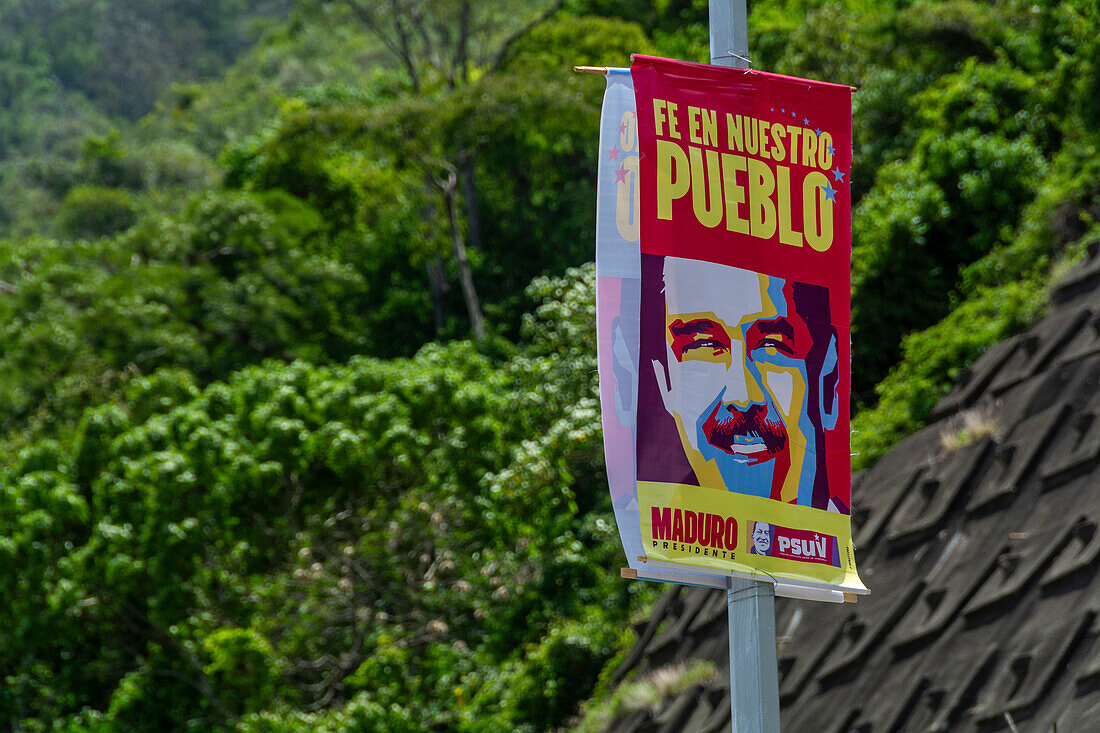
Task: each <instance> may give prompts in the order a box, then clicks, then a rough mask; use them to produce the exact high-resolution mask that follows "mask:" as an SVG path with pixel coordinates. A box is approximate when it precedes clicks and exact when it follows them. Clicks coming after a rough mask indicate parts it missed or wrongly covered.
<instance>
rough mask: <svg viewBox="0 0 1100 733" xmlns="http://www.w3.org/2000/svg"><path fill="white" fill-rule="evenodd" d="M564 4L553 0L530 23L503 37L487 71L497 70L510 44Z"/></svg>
mask: <svg viewBox="0 0 1100 733" xmlns="http://www.w3.org/2000/svg"><path fill="white" fill-rule="evenodd" d="M564 4H565V0H554V2H553V3H552V4H551V5H550V7H548V8H547V9H546V10H544V11H543V12H542V13H541V14H539V16H538V17H537V18H535V19H534V20H532V21H531V22H530V23H528V24H527V25H525V26H523V27H522V28H520V29H519V30H517V31H516V32H515V33H513V34H512V35H510V36H508V38H506V39H504V43H502V44H501V45H500V49H499V50H498V51H497V52H496V54H495V55H494V57H493V60H492V61H491V62H490V63H489V69H488V72H489V73H492V72H494V71H496V70H498V69H499V68H500V66H501V64H503V63H504V59H505V58H506V57H507V56H508V52H509V51H510V50H512V45H513V44H514V43H515V42H516V41H518V40H519V39H521V38H523V37H524V36H526V35H527V34H528V33H530V32H531V31H532V30H533V29H534V28H535V26H537V25H539V24H540V23H543V22H545V21H546V20H548V19H549V18H550V16H552V15H553V14H554V13H556V12H558V11H559V10H561V6H562V5H564Z"/></svg>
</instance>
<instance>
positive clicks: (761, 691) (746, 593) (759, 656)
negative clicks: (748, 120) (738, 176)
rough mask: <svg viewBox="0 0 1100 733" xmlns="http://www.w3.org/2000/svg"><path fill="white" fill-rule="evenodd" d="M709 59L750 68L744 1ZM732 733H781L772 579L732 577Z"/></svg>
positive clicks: (731, 0)
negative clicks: (758, 580)
mask: <svg viewBox="0 0 1100 733" xmlns="http://www.w3.org/2000/svg"><path fill="white" fill-rule="evenodd" d="M709 5H710V8H709V9H710V62H711V63H712V64H718V65H720V66H732V67H733V68H736V69H747V68H749V21H748V13H747V11H746V6H745V0H710V4H709ZM726 605H727V614H728V617H729V637H730V719H731V721H732V724H733V730H732V733H778V731H779V666H778V664H777V660H776V656H775V590H774V589H773V588H772V585H771V584H770V583H759V582H757V581H754V580H742V579H740V578H727V580H726Z"/></svg>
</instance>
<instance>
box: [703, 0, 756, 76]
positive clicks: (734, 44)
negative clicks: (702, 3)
mask: <svg viewBox="0 0 1100 733" xmlns="http://www.w3.org/2000/svg"><path fill="white" fill-rule="evenodd" d="M710 62H711V63H712V64H717V65H719V66H732V67H733V68H735V69H747V68H749V15H748V13H747V12H746V10H745V0H710Z"/></svg>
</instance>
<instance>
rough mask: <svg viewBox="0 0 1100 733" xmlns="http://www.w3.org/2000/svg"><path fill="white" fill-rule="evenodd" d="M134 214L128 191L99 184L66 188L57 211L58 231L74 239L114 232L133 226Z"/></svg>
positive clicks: (135, 219)
mask: <svg viewBox="0 0 1100 733" xmlns="http://www.w3.org/2000/svg"><path fill="white" fill-rule="evenodd" d="M137 217H138V211H137V207H136V205H135V204H134V200H133V197H132V196H130V194H128V193H127V192H126V191H123V190H121V189H118V188H104V187H101V186H95V187H93V186H77V187H75V188H71V189H69V192H68V193H66V194H65V198H64V199H63V200H62V202H61V210H60V211H59V212H58V214H57V219H58V227H59V229H60V230H61V233H62V234H64V235H65V236H67V237H71V238H74V239H75V238H82V237H83V238H92V237H103V236H110V235H112V234H117V233H119V232H122V231H125V230H126V229H129V228H130V227H131V226H133V224H134V222H136V221H137Z"/></svg>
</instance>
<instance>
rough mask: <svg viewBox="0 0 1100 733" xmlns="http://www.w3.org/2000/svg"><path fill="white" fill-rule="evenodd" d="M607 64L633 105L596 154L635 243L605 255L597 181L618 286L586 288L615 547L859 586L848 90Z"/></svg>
mask: <svg viewBox="0 0 1100 733" xmlns="http://www.w3.org/2000/svg"><path fill="white" fill-rule="evenodd" d="M627 76H628V78H629V80H630V83H629V94H627V91H626V88H627V86H628V85H626V84H625V78H627ZM613 77H617V78H621V79H623V80H624V84H623V85H621V86H622V88H621V89H618V90H617V93H619V94H620V95H623V96H630V97H632V100H631V101H632V102H633V109H632V110H630V111H631V114H632V116H631V118H630V124H629V125H627V127H625V128H623V129H624V130H625V131H627V132H628V133H629V134H628V135H627V136H626V137H620V138H619V139H618V140H615V139H608V140H605V139H604V136H603V135H601V173H600V175H601V185H602V184H603V180H604V179H603V175H604V172H605V170H606V172H607V173H608V174H609V175H610V176H612V177H613V179H614V186H615V187H616V190H615V194H616V199H615V208H614V210H615V212H616V218H615V220H614V222H615V227H616V229H615V233H617V235H618V236H620V237H621V238H622V240H623V241H631V242H633V240H631V239H630V237H636V238H637V243H636V245H634V247H632V248H631V249H629V251H628V249H627V248H626V247H620V248H619V249H616V248H615V247H612V249H611V250H610V251H611V252H615V253H617V254H616V255H615V256H614V257H609V256H608V255H607V252H608V251H609V250H607V249H606V247H607V243H608V241H609V237H608V232H607V231H605V225H607V224H609V223H610V220H609V219H607V206H608V205H609V203H610V201H607V202H605V199H604V198H603V196H602V194H601V199H600V201H601V203H600V208H599V216H598V218H599V222H600V223H599V224H598V231H597V270H598V277H599V288H600V289H601V291H602V292H604V293H605V294H607V295H610V294H611V293H612V292H614V293H615V295H616V298H617V300H616V299H614V298H601V299H598V304H597V306H598V307H597V312H598V316H597V318H598V330H599V334H598V337H599V343H600V349H601V356H600V378H601V398H603V403H604V404H603V407H604V430H605V450H606V451H607V463H608V474H609V479H610V481H611V491H612V498H613V502H614V503H615V506H616V511H617V517H616V519H617V521H619V522H620V524H619V530H620V534H621V535H622V537H623V545H624V549H625V550H626V552H627V558H628V562H631V566H632V567H635V566H636V564H635V563H634V562H633V559H634V558H635V557H637V558H639V562H640V563H641V564H643V565H647V566H649V567H650V569H652V568H654V567H660V568H663V569H666V570H667V569H671V570H672V572H675V571H676V570H680V569H682V570H683V571H684V572H690V573H701V574H703V575H709V574H717V575H738V576H750V577H760V576H761V575H764V576H768V577H771V578H773V579H775V580H776V581H777V582H782V583H784V584H787V585H790V586H804V587H806V588H817V589H821V588H831V589H836V590H841V591H845V592H855V593H864V592H866V588H865V587H864V586H863V584H862V582H861V581H860V580H859V576H858V574H857V572H856V567H855V560H854V553H853V547H852V539H851V522H850V516H849V515H850V507H851V480H850V448H849V412H848V405H849V394H850V376H851V374H850V312H851V306H850V296H849V292H850V259H851V215H850V181H849V178H848V175H849V172H850V170H851V130H852V122H851V90H850V88H849V87H847V86H841V85H836V84H827V83H822V82H816V81H810V80H806V79H796V78H792V77H785V76H781V75H777V74H767V73H761V72H755V71H748V70H740V69H730V68H725V67H719V66H709V65H704V64H691V63H686V62H678V61H670V60H667V59H658V58H652V57H645V56H635V57H634V63H633V66H632V67H631V70H630V73H629V75H627V74H626V73H625V72H624V71H620V70H612V71H610V72H609V73H608V79H609V82H608V84H609V86H608V90H609V92H608V93H609V94H610V93H611V89H612V86H613V85H612V81H611V79H612V78H613ZM603 124H604V125H607V124H608V120H607V108H606V100H605V118H604V123H603ZM620 124H622V123H621V122H620ZM616 129H618V128H616ZM608 142H611V143H612V145H610V146H608V145H607V143H608ZM605 159H606V160H605ZM615 163H617V164H618V165H617V167H612V164H615ZM624 202H625V203H626V204H628V205H627V206H625V207H624ZM624 212H625V215H624ZM613 238H614V237H611V239H613ZM635 252H636V253H637V254H634V253H635ZM601 256H603V258H604V262H605V264H607V265H608V266H609V267H610V266H611V264H612V262H615V263H616V265H617V266H618V267H619V268H620V270H619V271H618V273H617V274H618V275H619V277H618V278H617V279H616V278H615V277H614V275H613V274H612V273H611V271H610V270H609V269H608V268H607V267H605V268H601V266H600V265H601ZM605 277H606V278H611V279H610V280H605ZM635 306H636V310H635ZM618 353H621V354H622V355H623V358H619V357H617V356H616V354H618ZM605 357H607V358H605ZM605 367H606V369H607V370H606V371H605ZM625 385H629V388H625ZM605 388H606V389H605ZM624 405H628V406H629V410H624V409H623V407H624ZM609 407H611V408H612V410H613V412H612V413H609V412H608V408H609ZM609 419H610V422H611V423H612V424H611V425H610V426H609ZM609 427H610V431H609ZM628 435H629V441H630V443H631V446H630V449H629V453H630V457H629V458H627V457H626V456H624V454H623V453H624V451H627V450H628V449H627V447H626V446H627V440H628V438H627V436H628ZM612 477H613V478H612ZM628 477H629V480H628ZM620 506H621V507H622V508H623V509H624V512H623V516H622V517H620V516H619V515H618V512H619V508H620ZM635 517H636V521H637V525H634V524H633V523H632V522H633V521H634V519H635ZM624 521H625V522H626V524H623V522H624ZM635 526H636V529H635ZM635 532H637V534H636V535H635ZM765 533H766V534H767V535H768V541H769V545H768V551H767V552H763V551H760V549H759V547H758V545H757V544H754V541H753V539H754V538H753V535H754V534H756V535H757V536H758V537H757V539H759V540H760V542H761V543H762V542H763V539H764V537H763V535H764V534H765ZM628 536H629V541H628ZM636 542H637V544H636ZM639 546H640V550H641V551H640V552H638V549H639ZM639 567H640V565H639ZM640 572H641V571H640ZM777 587H778V586H777Z"/></svg>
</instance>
